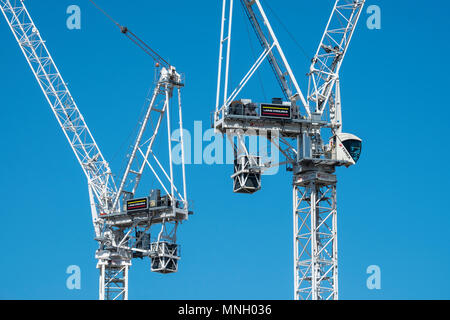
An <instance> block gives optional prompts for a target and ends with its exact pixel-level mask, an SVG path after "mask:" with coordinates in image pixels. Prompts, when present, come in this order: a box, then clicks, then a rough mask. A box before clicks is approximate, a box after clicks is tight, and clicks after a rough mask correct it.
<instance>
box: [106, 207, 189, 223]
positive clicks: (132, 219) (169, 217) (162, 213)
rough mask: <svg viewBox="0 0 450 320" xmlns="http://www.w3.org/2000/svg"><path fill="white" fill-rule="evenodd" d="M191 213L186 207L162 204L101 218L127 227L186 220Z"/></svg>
mask: <svg viewBox="0 0 450 320" xmlns="http://www.w3.org/2000/svg"><path fill="white" fill-rule="evenodd" d="M191 214H193V212H192V211H188V210H186V209H180V208H173V207H172V206H161V207H154V208H149V209H146V210H143V211H139V212H132V213H131V212H128V211H122V212H117V213H112V214H102V215H100V218H101V219H103V220H104V221H105V222H107V223H108V224H109V225H112V226H117V227H125V228H126V227H131V226H132V225H148V224H149V222H151V223H152V224H155V223H162V222H165V221H185V220H187V219H188V216H189V215H191Z"/></svg>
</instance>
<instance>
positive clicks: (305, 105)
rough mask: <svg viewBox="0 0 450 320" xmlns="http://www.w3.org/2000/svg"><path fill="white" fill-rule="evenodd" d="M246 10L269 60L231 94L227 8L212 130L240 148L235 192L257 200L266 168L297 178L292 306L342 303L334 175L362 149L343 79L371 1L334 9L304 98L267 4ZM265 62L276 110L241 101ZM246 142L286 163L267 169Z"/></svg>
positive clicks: (344, 0)
mask: <svg viewBox="0 0 450 320" xmlns="http://www.w3.org/2000/svg"><path fill="white" fill-rule="evenodd" d="M240 2H241V4H242V7H243V10H244V11H245V13H246V16H247V17H248V19H249V22H250V24H251V26H252V27H253V29H254V31H255V33H256V36H257V39H258V41H259V43H260V44H261V47H262V49H263V52H262V54H261V55H260V56H259V58H258V59H257V61H256V62H255V64H254V65H253V66H252V67H251V69H250V70H249V71H248V73H247V74H246V75H245V76H244V78H243V80H242V81H241V82H240V83H239V84H238V85H237V87H236V89H234V91H232V92H231V93H229V92H228V86H229V84H228V78H229V69H230V67H229V64H230V56H231V39H232V18H233V9H234V1H233V0H224V1H223V8H222V27H221V28H222V30H221V36H220V51H219V70H218V73H219V75H218V86H217V100H216V112H215V117H214V124H213V125H214V128H215V129H216V131H217V132H220V133H222V134H226V135H227V136H228V138H229V139H230V140H231V142H232V143H233V144H234V148H235V165H234V174H233V175H232V179H233V190H234V192H239V193H254V192H256V191H258V190H259V189H260V188H261V175H262V174H263V173H264V171H265V170H266V169H267V168H270V167H274V166H280V165H282V164H286V165H287V167H286V168H287V170H288V171H291V172H292V174H293V180H292V186H293V193H292V202H293V247H294V268H293V271H294V298H295V299H296V300H297V299H305V300H307V299H312V300H319V299H325V300H330V299H338V246H337V191H336V184H337V178H336V175H335V170H336V168H337V167H341V166H346V167H348V166H351V165H354V164H355V163H356V162H357V161H358V159H359V156H360V153H361V146H362V140H361V139H359V138H358V137H356V136H354V135H352V134H346V133H342V118H341V100H340V88H339V71H340V68H341V65H342V62H343V59H344V56H345V54H346V52H347V49H348V46H349V43H350V40H351V38H352V36H353V33H354V31H355V27H356V25H357V22H358V19H359V16H360V14H361V11H362V8H363V5H364V2H365V1H364V0H336V1H335V4H334V7H333V10H332V14H331V16H330V19H329V21H328V23H327V26H326V29H325V33H324V35H323V37H322V39H321V42H320V45H319V48H318V50H317V52H316V55H315V56H314V58H313V59H312V64H311V67H310V72H309V74H308V76H309V87H308V94H307V95H306V98H304V95H303V94H302V92H301V90H300V88H299V86H298V82H297V80H296V79H295V76H294V74H293V72H292V70H291V68H290V66H289V63H288V61H287V59H286V57H285V55H284V53H283V51H282V49H281V45H280V44H279V42H278V40H277V38H276V36H275V32H274V30H273V28H272V27H271V24H270V22H269V20H268V18H267V15H266V14H265V12H264V9H263V7H262V5H261V2H260V1H259V0H240ZM226 21H228V26H226V24H225V22H226ZM275 49H277V50H275ZM224 52H226V55H225V57H224ZM264 60H267V61H268V63H269V64H270V65H271V67H272V70H273V72H274V74H275V77H276V79H277V81H278V83H279V84H280V87H281V90H282V92H283V94H284V96H285V98H286V99H287V101H282V99H279V98H277V99H273V100H272V102H271V103H268V102H265V103H256V102H253V101H252V100H250V99H240V100H236V99H237V96H238V94H239V93H240V92H241V91H242V89H243V88H244V86H245V85H246V84H247V83H248V81H249V80H250V78H251V77H252V76H253V75H254V73H255V72H256V71H257V69H258V68H259V67H260V66H261V64H262V62H263V61H264ZM223 61H225V72H223V66H222V64H223ZM291 88H293V89H291ZM245 135H259V136H266V137H267V138H268V139H269V140H270V141H271V143H272V144H273V145H274V146H275V147H277V148H278V149H279V151H280V152H281V154H283V155H284V156H285V161H284V162H280V163H278V164H274V163H262V161H261V157H260V156H259V155H253V154H251V153H250V152H249V151H248V150H247V149H248V148H247V146H246V144H245V141H244V136H245ZM234 137H237V140H235V139H234ZM325 138H328V139H329V143H325V142H324V139H325Z"/></svg>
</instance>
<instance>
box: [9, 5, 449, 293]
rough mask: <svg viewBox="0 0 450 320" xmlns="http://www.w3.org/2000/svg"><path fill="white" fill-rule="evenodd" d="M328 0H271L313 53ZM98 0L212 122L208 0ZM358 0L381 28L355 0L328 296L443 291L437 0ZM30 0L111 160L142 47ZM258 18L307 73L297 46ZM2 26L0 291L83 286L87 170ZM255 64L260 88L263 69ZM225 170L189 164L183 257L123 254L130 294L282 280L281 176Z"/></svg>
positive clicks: (89, 234) (443, 154)
mask: <svg viewBox="0 0 450 320" xmlns="http://www.w3.org/2000/svg"><path fill="white" fill-rule="evenodd" d="M266 1H269V0H266ZM332 2H333V1H326V0H317V1H288V0H277V1H274V0H270V2H269V3H270V4H271V7H272V8H273V9H274V10H275V11H276V14H277V16H279V17H281V18H282V19H283V24H284V25H285V26H286V27H287V28H288V29H289V31H290V32H291V33H292V34H293V35H294V36H295V38H296V39H297V41H298V42H299V43H300V44H301V46H302V48H303V49H304V50H305V51H306V52H307V53H309V55H310V56H312V55H313V53H314V52H315V50H316V48H317V45H318V42H319V40H320V37H321V35H322V32H323V29H324V27H325V24H326V21H327V19H328V17H329V14H330V11H331V7H332ZM71 4H76V5H79V6H80V8H81V12H82V28H81V30H68V29H67V28H66V19H67V17H68V16H67V15H66V13H65V12H66V8H67V7H68V6H69V5H71ZM99 4H101V5H103V7H105V9H107V10H108V11H109V13H110V14H111V15H112V16H114V17H115V18H116V19H117V20H119V21H120V22H121V23H122V24H124V25H127V26H128V27H130V28H131V29H132V30H133V31H134V32H135V33H137V34H138V35H139V36H140V37H141V38H143V39H145V40H146V41H147V42H148V43H150V44H151V45H152V47H154V48H156V49H157V50H158V52H159V53H160V54H161V55H163V56H164V57H167V58H168V59H169V60H170V62H171V63H172V64H174V65H175V66H177V68H178V70H180V71H181V72H183V73H184V74H185V76H186V87H185V88H184V89H183V107H184V122H185V127H186V128H188V129H189V130H192V129H193V126H194V121H203V126H204V129H206V128H209V124H210V122H209V120H210V112H211V111H212V110H213V109H214V104H215V92H216V77H217V57H218V38H219V27H220V14H221V1H205V0H198V1H196V2H195V5H193V3H192V2H187V1H181V0H175V1H172V2H171V5H170V7H167V5H165V4H163V3H152V2H149V1H145V2H144V1H128V2H126V3H124V2H123V1H99ZM367 4H368V5H370V4H376V5H379V6H380V8H381V10H382V29H381V30H369V29H368V28H367V27H366V20H367V18H368V15H367V14H366V13H364V14H363V15H362V18H361V22H360V25H359V27H358V30H357V32H356V34H355V36H354V39H353V42H352V44H351V47H350V50H349V53H348V55H347V57H346V60H345V62H344V65H343V68H342V72H341V84H342V98H343V117H344V128H345V131H348V132H352V133H355V134H357V135H358V136H360V137H361V138H363V140H364V146H363V148H364V149H363V155H362V157H361V159H360V162H359V163H358V165H357V166H354V167H352V168H350V169H338V179H339V185H338V203H339V218H338V224H339V268H340V269H339V284H340V298H341V299H449V298H450V297H449V294H448V290H447V288H448V287H449V285H450V280H449V278H448V276H447V275H448V269H449V266H450V250H449V241H448V236H447V234H448V227H449V225H450V215H449V210H448V206H446V205H445V199H447V197H448V194H447V192H446V191H447V190H446V185H447V180H448V179H449V178H450V177H449V173H448V169H447V168H446V166H445V159H447V158H448V157H449V151H448V148H446V145H447V142H446V133H447V132H448V127H449V126H448V121H447V119H448V118H449V116H450V111H449V108H447V105H448V101H447V99H446V93H447V91H448V89H447V86H448V79H447V74H448V73H449V71H450V70H449V65H448V64H446V63H445V61H446V58H447V54H448V51H449V49H450V48H449V47H450V44H449V42H448V41H447V38H448V34H447V33H448V30H449V23H448V18H447V13H448V12H450V4H449V3H448V1H444V0H438V1H434V2H433V5H419V4H417V3H416V2H411V1H375V0H373V1H372V0H368V1H367ZM27 5H28V9H29V11H30V13H31V15H32V16H33V18H34V21H35V23H36V24H37V25H38V27H39V29H40V31H41V34H42V35H43V37H44V38H45V39H46V41H47V45H48V47H49V49H50V51H51V53H52V55H53V58H54V59H55V62H56V63H57V65H58V67H59V69H60V71H61V73H62V75H63V77H64V79H65V80H66V81H67V82H69V86H70V89H71V92H72V95H73V96H74V98H75V100H76V102H77V104H78V106H79V108H80V110H81V112H82V113H83V115H84V117H85V119H86V121H87V123H88V125H89V127H90V128H91V130H92V132H93V134H94V136H95V139H96V140H97V142H98V144H99V145H100V148H101V149H102V151H103V153H104V154H105V156H106V158H107V159H108V160H109V161H110V162H111V164H112V166H113V169H118V168H120V164H121V161H122V160H123V157H124V154H125V150H124V149H123V148H121V146H122V145H123V143H124V141H126V138H127V137H128V135H129V133H130V131H131V129H132V128H133V127H134V126H135V123H136V120H137V116H138V114H139V111H140V110H141V107H142V103H143V99H144V97H145V94H146V92H147V90H148V87H149V86H150V84H151V82H152V80H153V77H154V73H153V72H154V71H153V61H152V60H151V59H149V58H148V57H147V56H146V55H145V54H144V53H143V52H141V51H140V50H138V49H137V48H136V47H135V46H134V45H133V44H132V43H131V42H129V41H127V39H125V38H124V37H123V36H122V35H121V34H120V33H119V32H118V31H117V30H116V29H114V26H113V25H111V24H110V23H109V22H108V21H107V20H106V19H105V18H104V17H103V16H102V15H100V14H99V13H98V11H96V10H95V9H93V7H92V6H91V5H90V4H89V3H88V1H87V0H72V1H66V0H59V1H54V0H53V1H51V0H42V1H39V3H38V2H29V3H27ZM238 9H239V8H238ZM268 13H269V16H270V11H268ZM236 15H237V17H238V18H237V19H240V20H241V21H242V18H241V17H239V16H238V15H241V13H240V12H237V11H236ZM272 22H273V27H274V29H275V30H276V32H277V34H278V37H279V40H280V42H281V43H282V45H283V47H284V50H285V52H286V55H287V57H288V59H289V61H290V63H291V65H292V67H293V69H294V72H295V73H296V74H297V78H299V80H300V83H301V86H302V89H303V90H306V87H305V85H306V81H305V80H306V77H304V76H303V75H304V74H306V72H307V71H308V67H309V61H308V59H307V58H306V57H305V56H304V55H303V53H302V52H300V49H299V48H298V46H296V45H295V44H294V43H293V42H292V40H291V38H290V37H289V35H288V33H287V32H286V31H285V30H284V28H283V27H282V26H281V25H280V24H279V23H278V21H277V20H276V19H272ZM237 24H239V23H238V22H237ZM243 32H245V31H243ZM0 38H1V39H2V44H1V50H0V70H2V78H1V80H0V84H1V85H0V97H1V100H0V101H1V102H0V103H1V107H2V110H3V113H2V125H1V126H0V150H1V154H2V156H1V157H0V179H1V183H0V195H1V196H0V197H1V200H2V201H1V209H0V215H1V218H2V232H1V233H0V243H1V245H0V248H1V258H0V261H1V264H0V273H1V274H2V275H3V280H2V285H1V286H0V298H2V299H96V298H97V292H98V291H97V290H98V271H97V269H95V264H96V261H95V259H94V252H95V249H96V247H97V244H96V242H95V241H94V240H93V228H92V225H91V218H90V212H89V201H88V193H87V185H86V182H85V178H84V176H83V174H82V171H81V169H80V168H79V165H78V163H77V162H76V160H75V157H74V156H73V153H72V151H71V149H70V147H69V146H68V144H67V142H66V140H65V138H64V136H63V134H62V132H61V130H60V128H59V126H58V124H57V122H56V120H55V119H54V116H53V114H52V112H51V110H50V108H49V106H48V105H47V102H46V100H45V99H44V96H43V95H42V93H41V91H40V89H39V87H38V85H37V83H36V81H35V79H34V77H33V75H32V73H31V71H30V70H29V67H28V65H27V64H26V61H25V59H24V57H23V55H22V53H21V52H20V50H19V48H18V46H17V44H16V42H15V40H14V38H13V36H12V34H11V32H10V30H9V28H8V26H7V24H6V22H5V21H4V19H3V18H2V19H0ZM240 49H242V51H243V52H244V50H246V48H244V47H240ZM237 67H238V66H237ZM237 67H236V69H237ZM240 70H242V72H243V71H244V70H243V69H240ZM233 74H234V73H233ZM236 74H237V76H240V75H241V72H238V71H236ZM262 77H263V79H264V81H265V82H267V83H268V84H267V86H268V88H269V90H270V88H271V85H270V84H269V83H273V82H274V78H273V75H271V74H269V73H268V74H263V75H262ZM255 94H256V93H255ZM278 94H279V93H278V92H277V93H274V95H278ZM429 162H430V163H429ZM231 174H232V167H231V166H230V165H216V166H209V165H190V166H189V167H188V187H189V197H190V198H191V199H194V201H195V208H194V210H195V215H194V216H192V217H191V219H190V220H189V221H188V222H187V223H185V224H183V225H182V228H181V229H180V232H179V240H180V242H181V245H182V254H183V256H182V260H181V264H180V271H179V273H177V274H174V275H168V276H164V275H159V274H155V273H151V272H150V263H149V261H148V260H143V261H134V263H133V266H132V269H131V272H130V283H129V285H130V298H131V299H291V298H292V291H293V289H292V285H293V280H292V278H293V275H292V203H291V202H292V199H291V185H290V181H291V176H290V174H289V173H287V172H284V171H281V172H280V173H279V174H278V175H276V176H268V177H264V178H263V189H262V190H261V191H260V192H259V193H257V194H255V195H252V196H244V195H237V194H233V193H232V181H231V179H230V178H229V176H230V175H231ZM69 265H78V266H80V268H81V272H82V282H81V286H82V287H81V290H68V289H67V288H66V278H67V274H66V273H65V271H66V268H67V267H68V266H69ZM370 265H378V266H380V268H381V276H382V280H381V285H382V288H381V290H374V291H372V290H368V289H367V287H366V279H367V277H368V275H367V274H366V269H367V267H368V266H370Z"/></svg>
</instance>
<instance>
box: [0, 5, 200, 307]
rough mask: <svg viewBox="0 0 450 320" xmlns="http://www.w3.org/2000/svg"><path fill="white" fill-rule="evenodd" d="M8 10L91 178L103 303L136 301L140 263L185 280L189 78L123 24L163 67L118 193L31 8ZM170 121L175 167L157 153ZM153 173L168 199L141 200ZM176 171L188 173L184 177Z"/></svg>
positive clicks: (6, 13)
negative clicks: (132, 274)
mask: <svg viewBox="0 0 450 320" xmlns="http://www.w3.org/2000/svg"><path fill="white" fill-rule="evenodd" d="M94 4H95V3H94ZM0 9H1V11H2V13H3V16H4V17H5V19H6V21H7V23H8V25H9V26H10V28H11V31H12V33H13V35H14V37H15V39H16V41H17V43H18V44H19V47H20V48H21V50H22V52H23V54H24V56H25V58H26V60H27V62H28V64H29V66H30V68H31V70H32V72H33V74H34V75H35V77H36V80H37V81H38V83H39V85H40V87H41V89H42V91H43V93H44V95H45V97H46V99H47V101H48V103H49V105H50V107H51V108H52V110H53V112H54V114H55V116H56V119H57V121H58V123H59V125H60V126H61V128H62V130H63V132H64V134H65V136H66V138H67V140H68V142H69V144H70V146H71V148H72V149H73V151H74V153H75V156H76V158H77V160H78V162H79V164H80V165H81V168H82V170H83V172H84V174H85V176H86V178H87V183H88V190H89V198H90V207H91V214H92V221H93V225H94V230H95V236H96V237H95V239H96V240H97V241H98V242H99V249H98V250H97V252H96V258H97V259H98V264H97V267H98V268H99V270H100V283H99V298H100V299H101V300H116V299H128V270H129V267H130V265H131V261H132V259H133V258H144V257H149V258H150V259H151V270H152V271H154V272H159V273H172V272H177V271H178V260H179V259H180V255H179V247H178V244H177V243H176V231H177V227H178V225H179V224H180V223H181V222H183V221H185V220H187V219H188V215H189V214H192V212H191V211H189V208H188V207H189V204H188V200H187V195H186V175H185V166H184V154H183V150H184V147H183V145H184V142H183V134H182V133H183V122H182V107H181V93H180V89H181V88H182V87H183V82H182V77H181V75H180V74H179V73H177V71H176V69H175V67H173V66H171V65H170V64H168V63H167V62H166V61H165V60H164V59H162V58H161V57H160V56H159V55H158V54H157V53H156V52H155V51H153V50H152V49H151V48H150V47H149V46H148V45H147V44H145V43H144V42H143V41H142V40H140V39H139V38H138V37H137V36H136V35H135V34H134V33H132V32H131V31H130V30H128V29H127V28H125V27H122V26H120V25H118V24H117V23H116V24H117V25H118V26H119V27H120V30H121V31H122V33H124V34H125V35H126V36H127V37H128V38H130V39H131V40H132V41H133V42H135V43H136V44H137V45H138V46H140V47H141V48H142V49H143V50H144V51H145V52H146V53H148V54H149V55H151V56H152V57H153V58H154V59H155V60H156V61H157V63H158V67H160V68H159V69H158V70H159V79H158V81H157V83H156V86H155V89H154V90H153V93H152V96H151V97H150V98H149V99H148V105H147V109H146V112H145V116H144V119H143V120H142V122H141V124H140V128H139V130H138V132H139V133H138V136H137V138H136V141H135V144H134V147H133V149H132V153H131V155H130V157H129V160H128V165H127V167H126V170H125V173H124V174H123V177H122V179H121V180H120V185H119V187H117V186H116V184H115V181H114V178H113V175H112V172H111V170H110V167H109V164H108V162H107V161H106V160H105V158H104V157H103V155H102V153H101V152H100V149H99V147H98V145H97V143H96V142H95V140H94V138H93V136H92V134H91V131H90V130H89V128H88V126H87V125H86V122H85V120H84V118H83V116H82V114H81V113H80V111H79V109H78V107H77V105H76V103H75V101H74V99H73V98H72V95H71V94H70V92H69V89H68V87H67V85H66V82H65V81H64V80H63V78H62V76H61V74H60V72H59V70H58V68H57V67H56V65H55V63H54V61H53V59H52V57H51V55H50V53H49V51H48V49H47V46H46V44H45V41H44V40H43V39H42V37H41V34H40V32H39V30H38V29H37V27H36V25H35V24H34V22H33V20H32V18H31V16H30V14H29V12H28V10H27V8H26V7H25V4H24V1H23V0H0ZM174 93H176V94H175V98H176V99H177V100H178V103H177V106H176V108H177V109H178V112H177V113H176V114H177V116H176V118H177V119H176V120H178V122H177V128H178V129H179V130H180V144H181V166H179V167H177V168H176V167H174V165H173V162H172V147H171V141H172V139H171V130H172V129H173V127H172V123H173V122H174V119H171V118H170V112H169V111H170V108H171V101H172V100H174V99H173V98H174ZM164 118H166V126H167V144H166V146H167V148H168V158H169V161H168V163H166V162H167V161H162V160H161V159H159V158H158V157H157V155H156V153H155V152H154V144H155V141H156V140H157V137H158V136H160V135H161V134H158V133H159V131H160V128H161V126H162V123H163V120H164ZM146 167H148V168H149V169H150V170H151V172H152V173H153V176H154V178H156V180H157V181H158V183H159V184H160V186H161V188H162V189H163V190H164V192H165V195H164V196H161V190H159V189H155V190H152V191H151V193H150V195H148V194H147V195H145V196H143V197H141V198H136V197H135V195H136V193H137V189H138V186H139V183H140V181H141V178H142V176H143V174H144V169H145V168H146ZM177 169H178V170H177ZM176 171H181V173H179V175H176V173H178V172H176ZM177 182H178V183H180V184H181V186H180V185H178V184H177ZM177 185H178V188H177ZM152 227H153V229H156V230H155V233H152Z"/></svg>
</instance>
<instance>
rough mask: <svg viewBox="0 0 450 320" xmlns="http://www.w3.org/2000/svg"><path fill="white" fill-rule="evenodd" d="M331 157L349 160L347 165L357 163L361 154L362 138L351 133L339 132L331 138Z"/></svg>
mask: <svg viewBox="0 0 450 320" xmlns="http://www.w3.org/2000/svg"><path fill="white" fill-rule="evenodd" d="M330 149H331V158H332V159H333V160H339V161H344V162H347V163H348V164H346V166H347V167H349V166H352V165H354V164H356V163H357V162H358V160H359V158H360V156H361V151H362V140H361V139H360V138H358V137H357V136H355V135H353V134H350V133H338V134H336V135H335V136H333V137H332V138H331V139H330Z"/></svg>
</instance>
